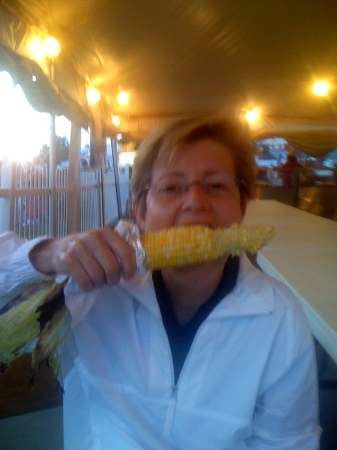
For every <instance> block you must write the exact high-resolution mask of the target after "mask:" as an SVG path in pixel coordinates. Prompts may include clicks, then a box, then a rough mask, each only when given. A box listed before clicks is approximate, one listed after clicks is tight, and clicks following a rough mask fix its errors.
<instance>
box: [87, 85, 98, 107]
mask: <svg viewBox="0 0 337 450" xmlns="http://www.w3.org/2000/svg"><path fill="white" fill-rule="evenodd" d="M87 99H88V103H89V104H90V105H95V104H96V103H98V102H99V101H100V100H101V94H100V92H99V90H98V89H96V88H88V89H87Z"/></svg>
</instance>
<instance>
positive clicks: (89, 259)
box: [59, 237, 119, 290]
mask: <svg viewBox="0 0 337 450" xmlns="http://www.w3.org/2000/svg"><path fill="white" fill-rule="evenodd" d="M91 240H92V239H88V238H85V237H81V238H77V239H74V240H73V241H72V242H71V243H68V248H67V251H65V252H62V253H61V254H60V262H59V265H60V267H62V268H63V271H65V272H67V273H69V274H70V275H71V276H72V277H73V278H74V279H75V280H76V281H77V282H78V283H79V285H80V286H81V287H82V288H83V289H85V290H91V289H94V288H95V287H99V286H102V285H103V284H105V283H106V278H105V273H104V270H103V268H102V267H101V265H100V263H99V262H98V261H97V260H96V258H95V253H94V252H93V251H92V243H90V245H89V242H90V241H91ZM116 270H117V272H119V269H118V268H116ZM116 279H119V278H118V275H117V276H116Z"/></svg>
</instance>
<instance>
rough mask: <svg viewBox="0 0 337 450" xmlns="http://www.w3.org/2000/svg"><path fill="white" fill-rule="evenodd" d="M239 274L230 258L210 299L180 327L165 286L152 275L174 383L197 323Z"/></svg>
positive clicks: (236, 261) (156, 273) (159, 277)
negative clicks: (168, 348) (167, 342)
mask: <svg viewBox="0 0 337 450" xmlns="http://www.w3.org/2000/svg"><path fill="white" fill-rule="evenodd" d="M238 272H239V258H238V257H232V256H230V257H229V258H228V259H227V261H226V264H225V267H224V270H223V274H222V278H221V280H220V283H219V285H218V287H217V288H216V290H215V291H214V293H213V294H212V295H211V297H210V298H209V299H208V300H207V302H205V303H204V304H203V305H202V306H201V307H200V308H199V309H198V311H197V312H196V314H195V315H194V316H193V318H192V319H191V320H190V321H189V322H188V323H186V324H184V325H181V324H180V323H179V322H178V320H177V318H176V315H175V313H174V311H173V309H172V307H171V303H170V301H169V292H168V290H167V289H166V287H165V284H164V281H163V277H162V274H161V272H160V270H158V271H154V272H153V274H152V278H153V284H154V289H155V292H156V296H157V300H158V304H159V308H160V312H161V316H162V320H163V324H164V327H165V330H166V333H167V337H168V340H169V343H170V348H171V354H172V359H173V366H174V376H175V382H177V380H178V377H179V374H180V371H181V369H182V366H183V364H184V361H185V359H186V356H187V353H188V351H189V349H190V347H191V345H192V342H193V339H194V336H195V334H196V332H197V331H198V328H199V327H200V325H201V323H202V322H203V321H204V320H205V319H206V317H207V316H208V315H209V314H210V312H211V311H212V310H213V309H214V308H215V306H216V305H217V304H218V303H219V302H220V300H222V299H223V298H224V297H225V296H226V295H228V294H229V293H230V292H231V291H232V290H233V288H234V286H235V284H236V281H237V277H238Z"/></svg>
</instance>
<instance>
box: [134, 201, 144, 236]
mask: <svg viewBox="0 0 337 450" xmlns="http://www.w3.org/2000/svg"><path fill="white" fill-rule="evenodd" d="M133 210H134V213H135V219H136V223H137V225H138V227H139V229H140V230H141V231H144V230H145V215H146V212H145V208H144V206H143V207H142V205H140V202H135V203H134V205H133Z"/></svg>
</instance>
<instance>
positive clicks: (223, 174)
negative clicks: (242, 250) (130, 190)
mask: <svg viewBox="0 0 337 450" xmlns="http://www.w3.org/2000/svg"><path fill="white" fill-rule="evenodd" d="M135 212H136V218H137V222H138V224H139V226H140V227H141V228H142V229H143V230H146V231H149V230H157V229H161V228H167V227H174V226H182V225H197V224H198V225H200V224H202V225H207V226H209V227H211V228H218V227H229V226H231V225H232V224H234V223H238V224H239V223H241V222H242V219H243V212H242V210H241V206H240V192H239V188H238V187H237V185H236V180H235V169H234V162H233V158H232V155H231V152H230V150H229V149H228V148H226V147H225V146H224V145H222V144H220V143H219V142H216V141H213V140H211V139H202V140H198V141H195V142H191V143H187V144H184V145H182V146H181V147H180V148H179V150H178V151H176V152H175V153H173V155H172V157H171V158H170V160H169V162H168V163H167V162H166V161H165V162H160V161H158V162H157V163H156V164H155V165H154V168H153V172H152V179H151V185H150V187H149V189H148V192H147V197H146V210H145V214H142V213H141V210H140V208H138V207H137V205H136V209H135Z"/></svg>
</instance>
